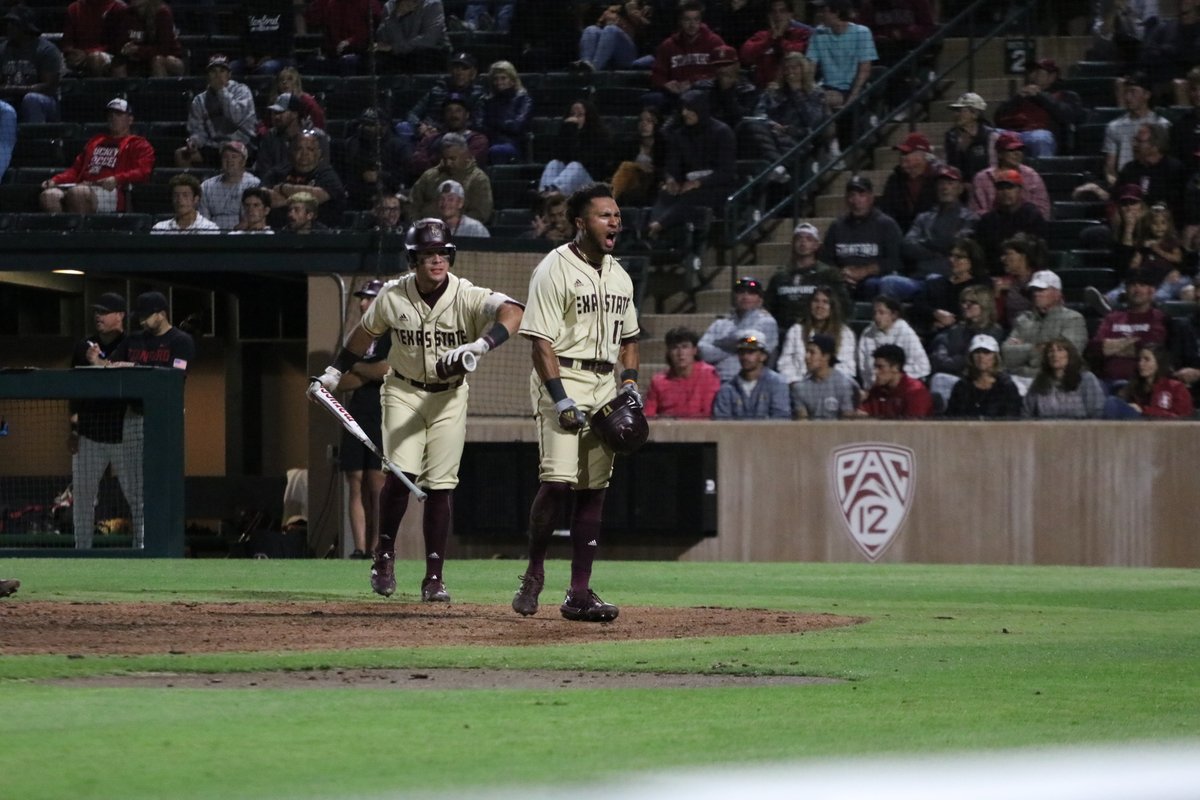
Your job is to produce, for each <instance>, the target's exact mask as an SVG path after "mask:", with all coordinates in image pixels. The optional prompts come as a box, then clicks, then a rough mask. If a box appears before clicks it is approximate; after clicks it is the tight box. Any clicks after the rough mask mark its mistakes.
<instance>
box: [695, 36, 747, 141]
mask: <svg viewBox="0 0 1200 800" xmlns="http://www.w3.org/2000/svg"><path fill="white" fill-rule="evenodd" d="M709 63H710V64H712V66H713V70H714V73H713V77H712V78H705V79H704V80H701V81H697V82H696V88H697V89H699V90H700V91H702V92H707V93H708V109H709V113H710V114H712V117H713V119H716V120H720V121H721V122H724V123H725V124H726V125H728V126H729V127H730V128H733V129H734V130H737V128H738V126H739V125H741V124H742V120H744V119H745V118H746V117H747V116H749V115H750V114H753V113H754V107H755V105H756V104H757V103H758V90H757V89H755V88H754V84H752V83H750V81H748V80H746V78H745V77H743V76H742V65H741V64H740V63H739V62H738V55H737V50H734V49H733V48H732V47H730V46H729V45H722V46H721V47H718V48H717V49H716V50H714V51H713V54H712V58H711V59H710V60H709Z"/></svg>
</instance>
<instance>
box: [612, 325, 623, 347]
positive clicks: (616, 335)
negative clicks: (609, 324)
mask: <svg viewBox="0 0 1200 800" xmlns="http://www.w3.org/2000/svg"><path fill="white" fill-rule="evenodd" d="M622 324H623V321H622V320H617V321H616V322H614V323H613V338H612V343H613V344H620V343H621V326H622Z"/></svg>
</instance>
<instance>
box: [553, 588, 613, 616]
mask: <svg viewBox="0 0 1200 800" xmlns="http://www.w3.org/2000/svg"><path fill="white" fill-rule="evenodd" d="M558 610H559V611H561V612H562V615H563V616H564V617H566V618H567V619H569V620H572V621H573V622H612V621H613V620H614V619H616V618H617V614H619V613H621V611H620V609H618V608H617V607H616V606H614V605H613V604H612V603H606V602H604V601H603V600H601V599H600V595H598V594H596V593H595V592H593V591H592V590H591V589H588V590H587V593H586V594H585V593H580V594H572V593H571V592H569V591H568V592H567V597H566V599H565V600H563V604H562V605H561V606H559V609H558Z"/></svg>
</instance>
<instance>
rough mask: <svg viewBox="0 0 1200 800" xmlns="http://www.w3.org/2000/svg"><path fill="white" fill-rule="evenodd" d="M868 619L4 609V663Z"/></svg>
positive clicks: (300, 605) (703, 613)
mask: <svg viewBox="0 0 1200 800" xmlns="http://www.w3.org/2000/svg"><path fill="white" fill-rule="evenodd" d="M862 621H863V620H862V619H859V618H853V617H843V616H837V615H833V614H801V613H795V612H787V611H769V610H760V609H736V608H649V607H639V606H622V608H621V615H620V617H618V618H617V619H616V620H615V621H613V622H609V623H601V624H589V623H581V622H569V621H567V620H564V619H562V617H561V616H559V614H558V608H557V607H555V606H553V605H551V606H547V607H543V608H542V609H541V611H540V612H539V613H538V614H537V615H536V616H533V617H520V616H518V615H517V614H514V613H513V612H512V610H511V609H509V608H508V607H507V606H504V607H499V606H485V605H473V604H469V603H453V604H449V605H444V604H428V603H426V604H422V603H405V602H395V601H388V602H375V603H327V602H293V603H54V602H43V601H29V602H23V601H10V600H6V601H5V602H4V603H0V655H63V656H67V657H79V658H82V657H87V656H99V655H148V654H162V653H172V654H194V653H215V652H297V651H313V650H329V651H338V650H354V649H370V648H379V649H383V648H392V647H438V646H452V645H466V646H484V647H486V646H493V645H498V646H508V647H514V646H515V647H520V646H535V645H548V644H550V645H552V644H582V643H586V642H620V641H631V640H644V639H681V638H706V637H724V636H750V635H760V634H761V635H781V634H782V635H803V634H805V633H808V632H811V631H818V630H823V629H826V628H832V627H839V626H845V625H853V624H856V623H859V622H862ZM742 680H746V681H751V680H752V681H754V682H755V684H756V685H761V684H762V683H764V682H766V683H771V682H791V683H795V682H812V681H813V679H809V678H796V677H780V678H775V677H771V678H746V677H741V676H733V675H652V674H646V673H587V672H557V671H552V670H549V671H508V670H315V671H308V672H271V673H255V674H245V675H222V676H216V677H214V676H207V675H199V676H193V675H174V674H172V675H144V676H136V675H135V676H123V677H114V678H91V679H88V682H89V685H97V683H101V684H103V683H106V682H113V681H117V682H119V683H120V685H126V686H128V685H154V686H168V685H170V686H213V687H226V688H231V687H250V686H254V687H263V686H273V687H287V686H290V687H295V686H330V685H344V684H361V685H365V686H378V687H381V688H396V687H403V688H432V689H451V688H468V687H471V688H491V687H502V686H507V687H525V686H529V687H530V688H550V687H561V688H569V687H593V688H594V687H597V686H635V685H636V686H709V685H718V686H728V685H738V683H737V682H738V681H742Z"/></svg>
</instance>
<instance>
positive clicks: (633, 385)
mask: <svg viewBox="0 0 1200 800" xmlns="http://www.w3.org/2000/svg"><path fill="white" fill-rule="evenodd" d="M617 394H627V395H632V397H633V399H634V402H636V403H637V404H638V405H639V406H640V405H641V404H642V393H641V392H639V391H638V385H637V381H625V382H624V383H622V384H621V390H620V391H619V392H617Z"/></svg>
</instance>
